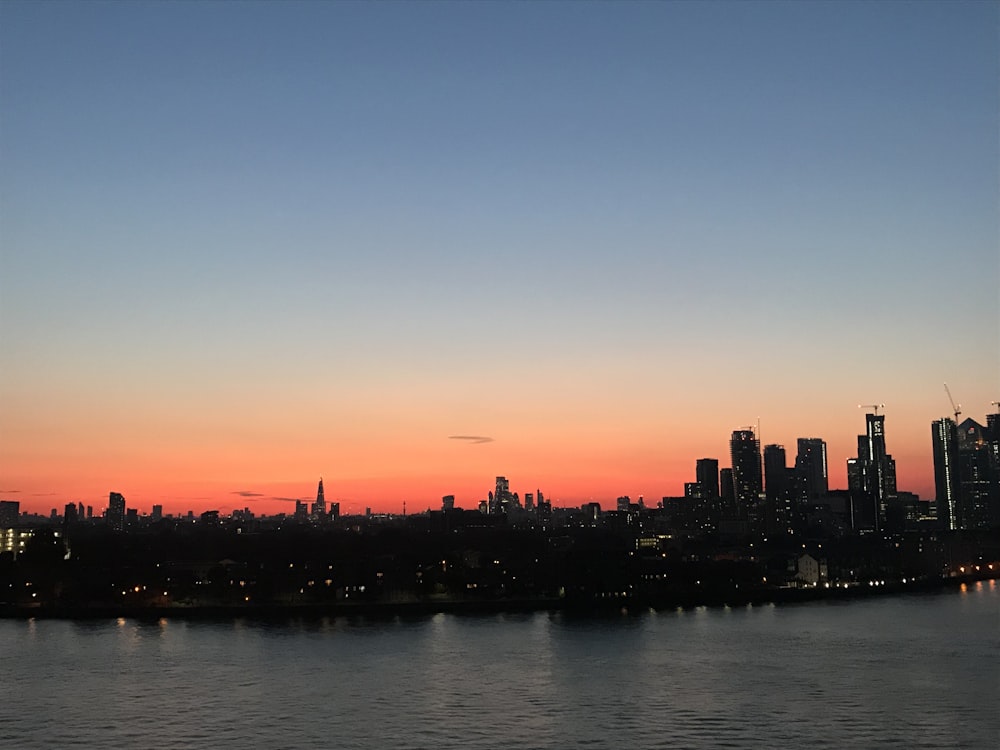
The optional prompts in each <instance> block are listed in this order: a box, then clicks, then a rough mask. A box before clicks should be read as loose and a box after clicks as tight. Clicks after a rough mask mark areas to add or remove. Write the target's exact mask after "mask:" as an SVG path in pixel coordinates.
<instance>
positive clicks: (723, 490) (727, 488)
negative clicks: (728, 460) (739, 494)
mask: <svg viewBox="0 0 1000 750" xmlns="http://www.w3.org/2000/svg"><path fill="white" fill-rule="evenodd" d="M734 492H735V490H734V489H733V470H732V469H729V468H726V469H719V498H720V499H721V500H722V501H723V502H724V503H725V502H730V501H732V499H733V498H734V497H735V494H734Z"/></svg>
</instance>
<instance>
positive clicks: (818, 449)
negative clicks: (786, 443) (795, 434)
mask: <svg viewBox="0 0 1000 750" xmlns="http://www.w3.org/2000/svg"><path fill="white" fill-rule="evenodd" d="M795 476H796V488H797V489H798V490H799V494H800V496H801V497H803V498H809V499H814V498H817V497H823V496H824V495H826V493H827V492H829V490H830V480H829V471H828V467H827V457H826V441H825V440H822V439H820V438H799V439H798V450H797V452H796V454H795Z"/></svg>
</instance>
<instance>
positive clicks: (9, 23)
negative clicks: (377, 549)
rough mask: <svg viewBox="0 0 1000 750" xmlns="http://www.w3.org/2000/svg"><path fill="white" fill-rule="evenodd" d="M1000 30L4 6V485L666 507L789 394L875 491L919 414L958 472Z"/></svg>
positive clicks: (992, 341)
mask: <svg viewBox="0 0 1000 750" xmlns="http://www.w3.org/2000/svg"><path fill="white" fill-rule="evenodd" d="M998 27H1000V5H997V4H996V3H978V2H961V1H956V2H910V3H908V2H900V3H892V4H860V3H858V4H843V3H837V2H816V3H808V4H801V3H794V2H777V3H771V2H745V3H744V2H718V3H710V4H694V3H683V2H676V3H670V2H667V3H644V2H622V3H614V4H603V3H582V4H560V3H541V4H528V3H504V2H482V3H467V4H461V3H447V2H440V3H439V2H427V3H416V4H411V3H378V4H364V3H267V2H265V3H252V4H249V3H247V4H242V3H241V4H227V3H184V4H179V3H170V2H151V3H142V4H121V3H115V2H93V3H85V4H78V3H72V2H49V3H32V2H16V1H14V0H10V1H8V2H4V3H0V109H2V110H3V113H4V114H3V127H2V128H0V163H2V164H3V168H2V169H0V347H2V350H3V366H2V367H0V498H2V499H5V500H6V499H10V500H17V501H19V502H21V503H22V506H23V510H26V511H29V512H42V513H47V512H48V511H49V510H50V509H51V507H52V504H53V503H56V500H55V499H56V498H58V499H59V501H58V503H56V505H57V507H58V508H60V509H61V507H62V506H63V504H65V503H66V502H84V504H85V505H93V506H94V508H95V511H96V509H97V508H98V507H100V508H102V509H103V508H104V507H106V504H107V497H108V494H109V492H111V491H117V492H121V493H122V494H123V495H124V496H125V498H126V502H127V503H129V506H130V507H136V508H145V509H147V512H148V509H150V508H151V506H152V505H153V504H162V505H163V506H164V510H165V511H166V510H167V509H168V508H169V509H171V510H170V512H172V513H178V512H186V511H187V510H193V509H195V508H196V507H199V505H198V504H199V503H202V502H204V503H206V504H210V505H211V507H213V508H217V509H219V510H225V509H226V508H229V509H231V508H242V507H245V506H246V507H250V508H251V509H253V510H254V511H255V512H258V511H257V510H256V509H257V508H261V509H263V508H265V507H268V508H269V509H268V510H266V511H265V510H261V511H260V512H265V513H267V514H273V513H275V512H279V511H278V510H277V508H278V507H280V506H281V505H282V503H284V504H286V505H287V504H288V503H289V502H290V501H291V500H293V499H303V500H306V501H309V500H311V499H312V498H313V497H314V495H315V483H316V481H317V480H318V478H319V477H320V476H322V477H324V478H325V484H326V487H327V497H328V499H329V500H330V501H339V502H341V504H342V509H343V511H344V513H345V514H347V513H350V512H351V511H349V510H348V509H349V508H352V507H353V508H355V512H363V510H364V508H365V507H369V506H370V507H371V508H372V510H373V511H375V512H394V513H395V512H399V511H400V510H401V508H402V504H403V502H404V501H405V502H406V504H407V509H408V512H409V511H410V509H412V510H413V512H419V511H422V510H424V509H426V507H431V508H437V507H439V506H440V499H441V497H442V496H443V495H455V496H456V504H457V505H459V506H461V507H467V508H468V507H474V505H475V504H476V503H478V501H479V500H480V499H483V498H484V497H485V493H486V492H487V491H488V490H489V489H490V488H491V486H492V485H491V482H492V480H493V478H494V477H496V476H497V475H503V476H506V477H508V478H509V479H510V481H511V486H512V488H513V489H515V490H516V491H518V492H519V493H520V494H521V495H522V496H523V495H524V493H525V492H535V491H536V490H537V489H541V490H542V492H543V493H545V495H546V497H547V498H551V499H552V501H553V504H554V505H562V506H571V505H579V504H580V503H583V502H589V501H597V502H602V504H603V503H606V502H613V501H614V499H615V498H616V497H618V496H621V495H629V496H630V497H632V498H633V499H635V498H637V497H638V496H640V495H644V496H645V497H646V498H650V499H652V504H654V505H655V502H656V501H657V500H659V499H660V498H661V497H664V496H667V497H676V496H681V495H683V488H684V482H687V481H694V471H695V461H696V460H697V459H698V458H703V457H712V458H718V459H719V462H720V467H724V466H726V465H728V462H729V444H728V441H729V435H730V433H731V432H732V431H733V430H735V429H739V428H741V427H742V426H746V425H756V424H758V423H759V424H760V429H761V434H760V435H759V436H758V437H759V439H760V441H761V446H762V447H763V446H764V445H766V444H772V443H774V444H780V445H784V446H785V448H786V454H787V456H788V457H789V459H790V462H792V461H794V453H795V441H796V439H797V438H799V437H819V438H822V439H823V440H825V441H826V442H827V446H828V458H829V460H828V464H829V480H830V486H831V488H835V487H846V486H847V481H846V460H847V458H848V457H851V456H854V455H856V436H857V435H858V434H860V433H863V432H864V417H863V410H862V409H860V408H857V406H856V405H857V404H859V403H862V404H864V403H879V404H881V403H883V402H884V403H885V404H887V407H886V408H885V410H884V412H883V413H885V414H886V442H887V446H888V450H889V452H890V453H891V454H892V455H893V457H894V458H895V461H896V464H897V473H898V484H899V489H900V490H901V491H911V492H914V493H916V494H918V495H919V496H920V497H921V498H924V499H933V496H934V476H933V460H932V455H931V430H930V424H931V422H932V421H934V420H936V419H940V418H942V417H951V416H952V415H953V412H954V411H955V408H954V407H953V406H952V404H951V402H950V396H949V394H947V393H946V392H945V389H944V388H942V384H943V383H948V384H949V387H950V389H951V394H953V395H954V397H955V401H957V402H958V403H959V404H960V405H962V414H963V416H964V417H971V418H973V419H975V420H976V421H977V422H983V421H984V420H985V416H986V414H988V413H990V412H991V410H992V409H995V407H993V405H991V402H995V401H996V400H997V399H1000V377H998V373H1000V294H998V292H997V289H998V288H1000V141H998V139H997V132H1000V92H998V90H997V86H996V72H997V70H998V67H1000V37H998V35H997V33H996V30H997V28H998ZM880 411H882V410H880ZM480 493H481V494H480ZM46 498H49V499H46ZM276 498H285V500H278V499H276ZM227 502H228V503H229V504H228V505H227V504H226V503H227ZM267 503H271V504H272V506H273V508H271V506H267ZM206 507H207V506H206Z"/></svg>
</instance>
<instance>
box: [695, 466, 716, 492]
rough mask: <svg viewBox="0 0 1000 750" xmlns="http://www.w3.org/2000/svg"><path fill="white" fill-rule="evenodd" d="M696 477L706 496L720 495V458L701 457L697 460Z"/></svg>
mask: <svg viewBox="0 0 1000 750" xmlns="http://www.w3.org/2000/svg"><path fill="white" fill-rule="evenodd" d="M694 478H695V481H697V482H698V484H700V485H701V491H702V493H703V495H704V497H705V498H708V499H713V498H717V497H719V459H717V458H699V459H698V460H697V461H696V462H695V468H694Z"/></svg>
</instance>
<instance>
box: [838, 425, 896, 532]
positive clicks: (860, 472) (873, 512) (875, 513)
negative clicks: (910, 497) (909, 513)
mask: <svg viewBox="0 0 1000 750" xmlns="http://www.w3.org/2000/svg"><path fill="white" fill-rule="evenodd" d="M876 411H878V409H876ZM847 480H848V486H849V489H850V491H851V501H852V505H853V511H854V519H855V523H856V526H855V528H858V529H865V530H870V531H881V530H883V529H884V528H885V513H886V507H887V506H888V503H889V500H890V499H891V498H894V497H895V495H896V462H895V461H894V460H893V458H892V456H891V455H890V454H889V453H888V452H887V451H886V447H885V415H884V414H882V415H879V414H865V434H864V435H858V455H857V457H856V458H855V459H848V461H847Z"/></svg>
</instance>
